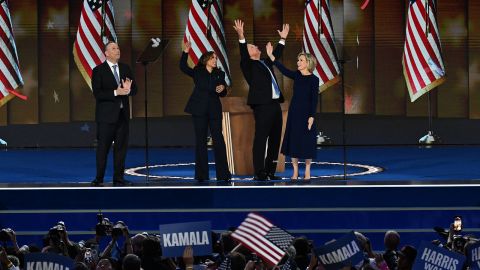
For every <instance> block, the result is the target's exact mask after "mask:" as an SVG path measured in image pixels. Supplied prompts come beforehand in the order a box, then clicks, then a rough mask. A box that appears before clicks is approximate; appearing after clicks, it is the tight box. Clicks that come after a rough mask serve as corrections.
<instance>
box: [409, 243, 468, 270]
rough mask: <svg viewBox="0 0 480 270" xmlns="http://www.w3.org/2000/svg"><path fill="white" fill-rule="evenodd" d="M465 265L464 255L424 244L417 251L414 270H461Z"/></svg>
mask: <svg viewBox="0 0 480 270" xmlns="http://www.w3.org/2000/svg"><path fill="white" fill-rule="evenodd" d="M464 263H465V256H463V255H462V254H460V253H458V252H454V251H450V250H448V249H446V248H443V247H439V246H435V245H434V244H431V243H428V242H422V243H421V244H420V247H419V248H418V249H417V258H416V259H415V264H414V265H413V270H420V269H421V270H461V269H462V267H463V264H464Z"/></svg>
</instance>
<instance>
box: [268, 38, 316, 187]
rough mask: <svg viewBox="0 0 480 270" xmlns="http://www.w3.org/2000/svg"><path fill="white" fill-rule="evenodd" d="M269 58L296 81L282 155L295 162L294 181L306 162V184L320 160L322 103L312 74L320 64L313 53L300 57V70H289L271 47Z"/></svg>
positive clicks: (284, 73) (303, 54)
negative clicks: (314, 162)
mask: <svg viewBox="0 0 480 270" xmlns="http://www.w3.org/2000/svg"><path fill="white" fill-rule="evenodd" d="M267 54H268V56H269V57H270V59H271V60H272V61H273V65H275V66H276V67H277V68H278V69H279V70H280V71H281V72H282V74H283V75H285V76H287V77H288V78H290V79H293V97H292V101H291V102H290V107H289V108H288V118H287V125H286V127H285V134H284V136H283V143H282V150H281V151H282V154H284V155H286V156H289V157H291V158H292V165H293V175H292V180H296V179H298V159H299V158H301V159H305V178H304V179H305V180H309V179H310V165H311V162H312V159H313V158H316V153H317V152H316V151H317V140H316V135H317V130H316V128H315V125H314V120H315V112H316V109H317V103H318V85H319V80H318V78H317V77H316V76H315V75H314V74H313V73H312V72H313V70H314V69H315V66H316V64H317V62H316V59H315V57H313V56H312V55H311V54H309V53H303V52H302V53H299V54H298V56H297V70H295V71H293V70H289V69H287V68H286V67H285V66H283V65H282V63H280V62H279V61H278V60H276V59H275V56H274V55H273V47H272V45H271V44H270V43H268V44H267Z"/></svg>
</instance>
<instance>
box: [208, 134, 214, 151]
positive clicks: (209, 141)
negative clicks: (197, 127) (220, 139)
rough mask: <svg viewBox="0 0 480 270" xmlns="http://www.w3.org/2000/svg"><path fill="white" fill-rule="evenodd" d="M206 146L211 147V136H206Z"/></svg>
mask: <svg viewBox="0 0 480 270" xmlns="http://www.w3.org/2000/svg"><path fill="white" fill-rule="evenodd" d="M207 147H209V148H211V147H213V139H212V136H208V137H207Z"/></svg>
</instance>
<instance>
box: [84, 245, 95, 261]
mask: <svg viewBox="0 0 480 270" xmlns="http://www.w3.org/2000/svg"><path fill="white" fill-rule="evenodd" d="M93 260H94V258H93V254H92V249H91V248H86V249H85V253H84V261H85V263H86V264H90V263H92V262H93Z"/></svg>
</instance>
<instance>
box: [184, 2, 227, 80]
mask: <svg viewBox="0 0 480 270" xmlns="http://www.w3.org/2000/svg"><path fill="white" fill-rule="evenodd" d="M222 2H223V1H221V0H192V4H191V5H190V12H189V13H188V21H187V27H186V29H185V35H184V36H183V41H184V42H187V41H188V40H190V42H191V43H192V48H191V49H190V52H189V58H190V60H191V61H192V62H193V64H194V65H196V64H197V63H198V59H200V56H202V54H203V53H205V52H207V51H214V52H215V54H216V55H217V57H218V60H219V61H218V64H217V65H218V67H219V68H221V69H222V70H223V71H225V82H226V83H227V85H230V82H231V77H230V67H229V64H228V57H227V51H226V46H225V32H224V30H223V23H222V21H223V11H222V8H221V7H222Z"/></svg>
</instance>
